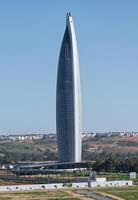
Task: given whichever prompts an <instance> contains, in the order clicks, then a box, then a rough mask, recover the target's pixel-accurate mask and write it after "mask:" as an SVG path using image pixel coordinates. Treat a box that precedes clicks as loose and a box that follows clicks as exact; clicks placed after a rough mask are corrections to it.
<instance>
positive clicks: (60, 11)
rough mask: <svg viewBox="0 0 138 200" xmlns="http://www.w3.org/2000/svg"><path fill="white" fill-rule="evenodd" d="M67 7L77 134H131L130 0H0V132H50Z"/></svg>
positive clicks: (134, 85)
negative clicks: (76, 70) (76, 65)
mask: <svg viewBox="0 0 138 200" xmlns="http://www.w3.org/2000/svg"><path fill="white" fill-rule="evenodd" d="M67 11H70V12H71V13H72V16H73V19H74V24H75V28H76V35H77V41H78V50H79V58H80V69H81V86H82V119H83V131H101V132H103V131H109V130H110V131H126V130H128V131H129V130H133V131H138V1H137V0H68V1H67V0H12V1H11V0H1V1H0V133H1V134H3V133H25V132H26V133H28V132H40V133H41V132H55V127H56V122H55V104H56V99H55V97H56V74H57V63H58V55H59V50H60V45H61V41H62V37H63V33H64V30H65V16H66V12H67Z"/></svg>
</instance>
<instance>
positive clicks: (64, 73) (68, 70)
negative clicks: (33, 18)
mask: <svg viewBox="0 0 138 200" xmlns="http://www.w3.org/2000/svg"><path fill="white" fill-rule="evenodd" d="M56 126H57V145H58V152H59V161H61V162H80V161H81V145H82V140H81V94H80V72H79V60H78V50H77V42H76V35H75V29H74V24H73V19H72V16H71V14H70V13H67V18H66V29H65V33H64V37H63V41H62V45H61V49H60V55H59V62H58V74H57V96H56Z"/></svg>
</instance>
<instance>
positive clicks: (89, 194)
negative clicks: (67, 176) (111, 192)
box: [77, 190, 113, 200]
mask: <svg viewBox="0 0 138 200" xmlns="http://www.w3.org/2000/svg"><path fill="white" fill-rule="evenodd" d="M77 192H78V193H79V194H82V195H86V196H87V197H91V198H94V199H95V200H113V199H112V198H111V197H104V196H100V195H99V194H98V195H97V194H95V193H94V192H89V191H87V190H77Z"/></svg>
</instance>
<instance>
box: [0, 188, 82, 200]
mask: <svg viewBox="0 0 138 200" xmlns="http://www.w3.org/2000/svg"><path fill="white" fill-rule="evenodd" d="M81 199H82V198H79V197H78V195H77V194H76V197H75V196H74V195H72V194H71V193H68V192H66V191H63V190H62V191H61V190H54V191H53V190H47V191H20V192H6V193H5V192H0V200H81Z"/></svg>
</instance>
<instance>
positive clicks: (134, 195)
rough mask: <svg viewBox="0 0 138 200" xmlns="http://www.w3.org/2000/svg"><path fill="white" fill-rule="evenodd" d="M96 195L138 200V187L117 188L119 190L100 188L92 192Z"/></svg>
mask: <svg viewBox="0 0 138 200" xmlns="http://www.w3.org/2000/svg"><path fill="white" fill-rule="evenodd" d="M92 191H94V192H96V193H101V192H104V193H107V194H111V195H115V196H118V197H121V198H124V199H125V200H137V199H138V186H135V187H125V188H123V187H117V188H103V189H101V188H99V189H94V190H92Z"/></svg>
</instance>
